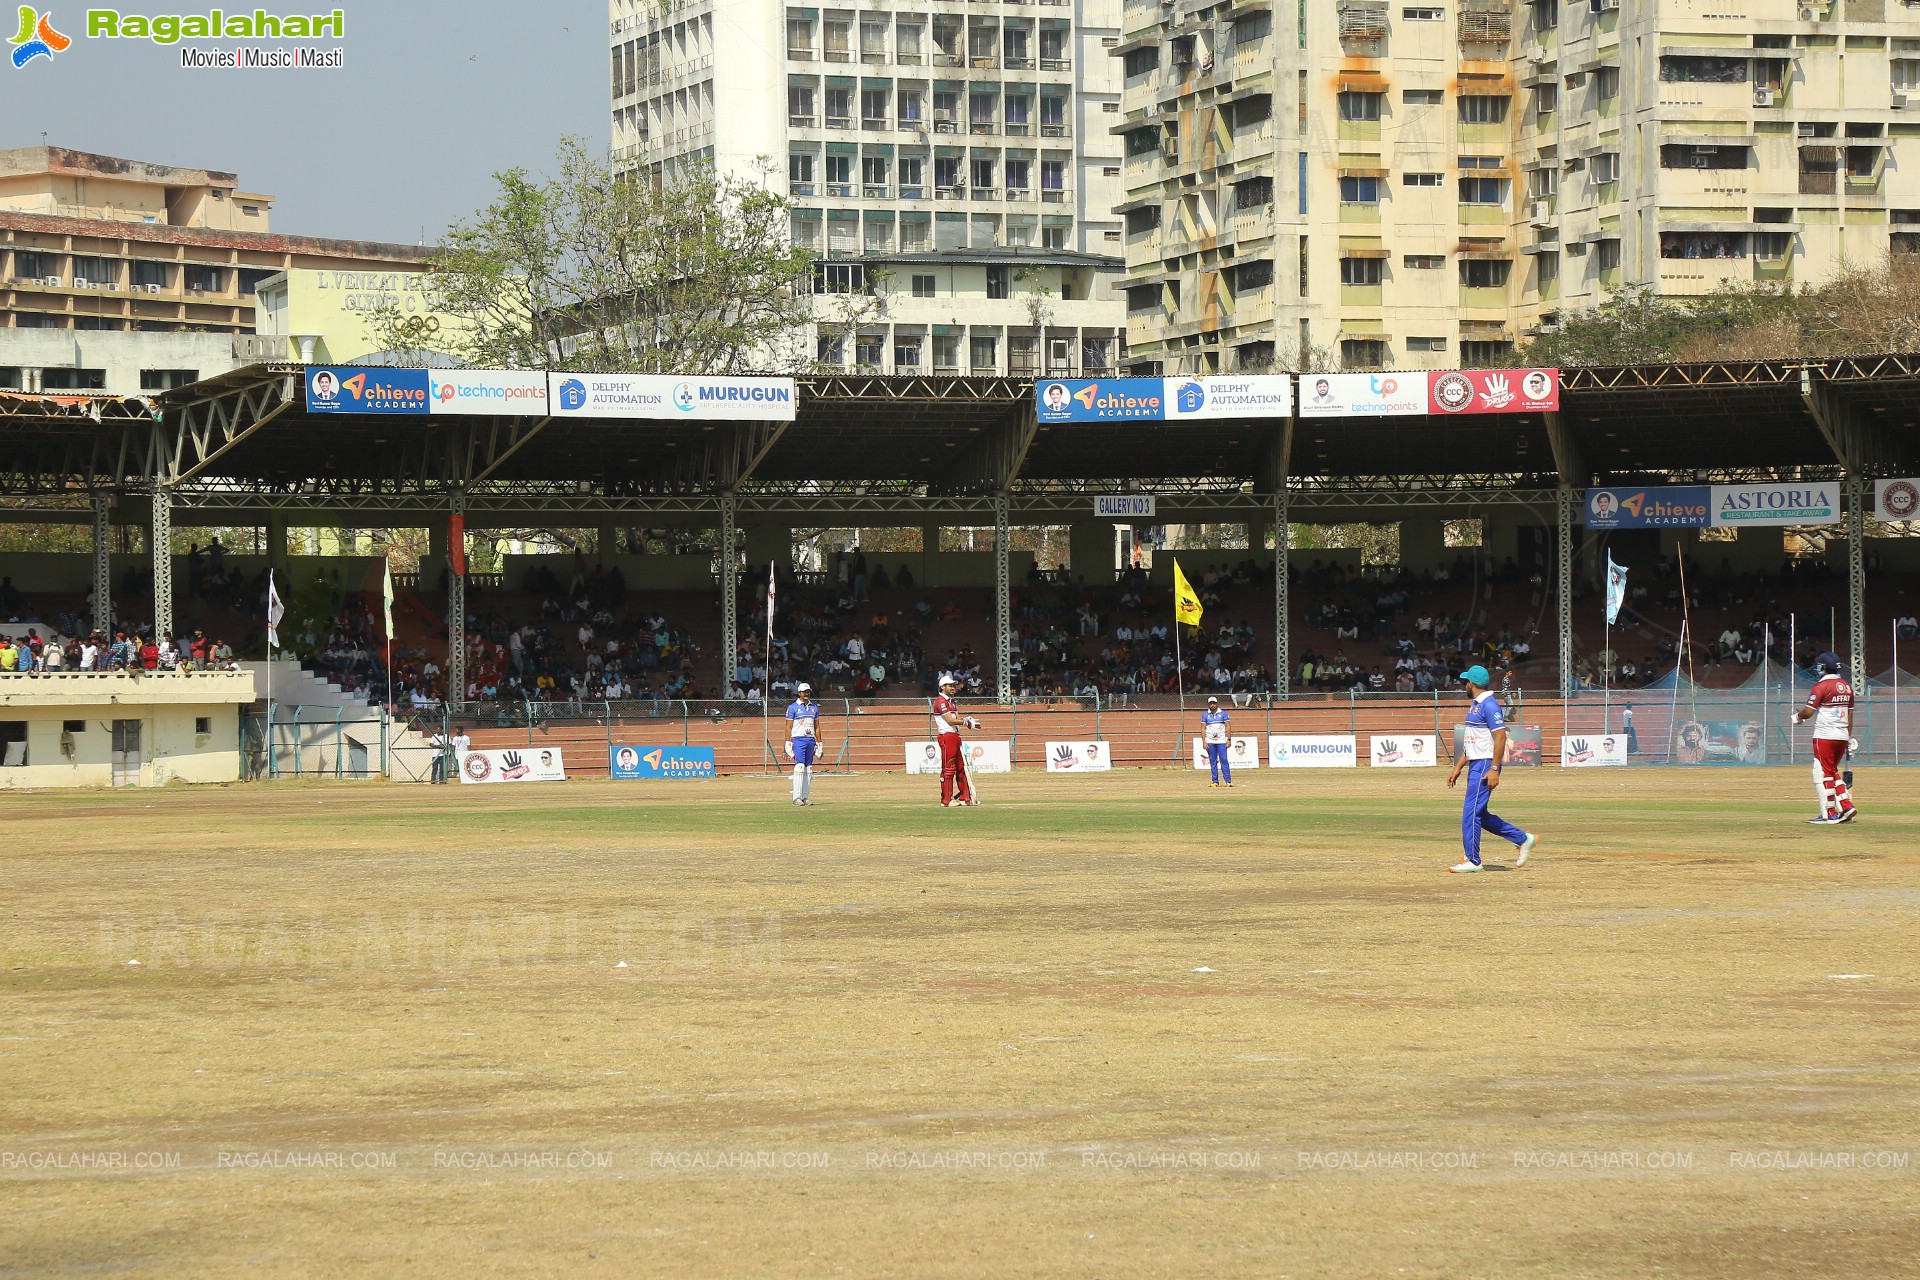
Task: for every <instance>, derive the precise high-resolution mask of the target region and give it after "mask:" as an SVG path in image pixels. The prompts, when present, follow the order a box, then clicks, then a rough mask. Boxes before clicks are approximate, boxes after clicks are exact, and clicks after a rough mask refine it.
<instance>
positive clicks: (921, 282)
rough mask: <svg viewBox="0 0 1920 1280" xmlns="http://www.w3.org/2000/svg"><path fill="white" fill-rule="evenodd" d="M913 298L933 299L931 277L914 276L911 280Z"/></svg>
mask: <svg viewBox="0 0 1920 1280" xmlns="http://www.w3.org/2000/svg"><path fill="white" fill-rule="evenodd" d="M913 296H914V297H916V298H931V297H934V296H935V286H934V281H933V277H932V276H915V277H914V278H913Z"/></svg>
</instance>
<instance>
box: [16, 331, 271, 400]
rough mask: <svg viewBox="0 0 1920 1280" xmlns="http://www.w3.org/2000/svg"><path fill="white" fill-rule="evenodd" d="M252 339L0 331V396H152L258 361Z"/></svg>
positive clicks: (207, 335) (215, 335)
mask: <svg viewBox="0 0 1920 1280" xmlns="http://www.w3.org/2000/svg"><path fill="white" fill-rule="evenodd" d="M253 342H254V339H252V338H250V337H241V336H237V335H235V334H231V333H151V332H146V331H141V332H137V333H128V332H124V331H116V330H112V329H104V330H101V329H6V330H0V391H18V392H21V393H22V394H25V395H39V394H43V393H44V394H49V395H70V394H75V393H88V394H94V395H109V396H115V397H118V398H120V399H123V400H125V399H130V398H132V397H135V396H154V395H158V394H160V393H161V392H162V391H171V390H172V389H173V388H175V387H184V386H186V385H188V384H189V383H193V382H199V381H201V380H202V379H205V378H213V377H218V376H219V375H220V374H223V373H229V372H231V371H233V370H235V369H238V368H240V367H241V366H242V365H248V364H252V363H254V359H253V352H254V348H253V347H252V346H251V345H249V344H252V343H253Z"/></svg>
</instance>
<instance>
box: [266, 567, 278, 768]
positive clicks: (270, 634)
mask: <svg viewBox="0 0 1920 1280" xmlns="http://www.w3.org/2000/svg"><path fill="white" fill-rule="evenodd" d="M279 595H280V593H279V592H278V591H277V590H275V589H274V585H273V568H272V566H268V568H267V777H269V778H272V777H275V776H277V775H278V773H279V767H278V763H277V761H276V760H275V758H274V751H273V650H274V647H275V641H276V640H277V639H278V628H277V627H276V626H275V624H274V620H273V606H274V602H275V601H276V600H277V599H278V598H279Z"/></svg>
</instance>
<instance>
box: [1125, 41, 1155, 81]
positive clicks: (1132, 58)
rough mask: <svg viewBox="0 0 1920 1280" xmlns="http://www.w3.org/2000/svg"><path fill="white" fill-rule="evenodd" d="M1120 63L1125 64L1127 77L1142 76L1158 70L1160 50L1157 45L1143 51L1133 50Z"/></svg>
mask: <svg viewBox="0 0 1920 1280" xmlns="http://www.w3.org/2000/svg"><path fill="white" fill-rule="evenodd" d="M1122 61H1124V62H1125V63H1126V74H1128V75H1129V76H1144V75H1146V74H1147V73H1149V72H1151V71H1155V70H1158V69H1159V66H1160V48H1159V46H1158V45H1152V46H1149V47H1148V48H1145V49H1135V50H1134V51H1133V52H1132V53H1129V54H1128V55H1127V56H1126V57H1125V58H1124V59H1122Z"/></svg>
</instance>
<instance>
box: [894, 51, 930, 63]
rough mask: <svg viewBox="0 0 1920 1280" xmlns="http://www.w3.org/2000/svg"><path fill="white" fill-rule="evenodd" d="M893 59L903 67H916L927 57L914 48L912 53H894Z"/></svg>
mask: <svg viewBox="0 0 1920 1280" xmlns="http://www.w3.org/2000/svg"><path fill="white" fill-rule="evenodd" d="M893 60H894V61H895V62H897V63H899V64H900V65H901V66H903V67H917V66H919V65H920V64H921V63H923V62H925V61H926V60H927V59H926V55H925V54H923V53H920V52H918V51H917V50H916V51H915V52H913V53H896V54H894V55H893Z"/></svg>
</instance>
